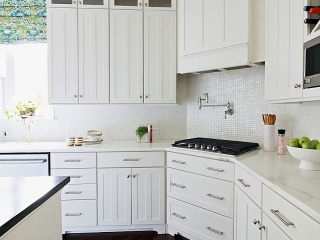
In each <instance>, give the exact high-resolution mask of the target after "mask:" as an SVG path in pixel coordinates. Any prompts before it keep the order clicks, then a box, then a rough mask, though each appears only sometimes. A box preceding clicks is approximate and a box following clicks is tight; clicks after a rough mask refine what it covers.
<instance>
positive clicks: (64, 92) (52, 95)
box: [47, 0, 109, 103]
mask: <svg viewBox="0 0 320 240" xmlns="http://www.w3.org/2000/svg"><path fill="white" fill-rule="evenodd" d="M61 2H63V3H64V4H62V3H61ZM67 2H68V1H59V0H51V2H50V1H49V2H48V9H47V27H48V88H49V94H48V97H49V99H48V101H49V103H108V102H109V10H108V1H102V0H101V1H100V2H99V1H94V3H95V4H94V5H93V3H92V1H90V2H88V1H83V2H82V0H79V1H69V2H68V3H69V4H67ZM90 4H91V5H90Z"/></svg>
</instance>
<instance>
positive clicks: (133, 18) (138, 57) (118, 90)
mask: <svg viewBox="0 0 320 240" xmlns="http://www.w3.org/2000/svg"><path fill="white" fill-rule="evenodd" d="M142 25H143V21H142V11H133V10H110V36H111V38H110V102H111V103H142V102H143V98H142V96H143V42H142V41H143V37H142V36H143V30H142V27H143V26H142Z"/></svg>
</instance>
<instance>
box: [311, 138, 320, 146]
mask: <svg viewBox="0 0 320 240" xmlns="http://www.w3.org/2000/svg"><path fill="white" fill-rule="evenodd" d="M311 142H313V144H314V148H316V146H317V144H318V143H319V141H318V140H316V139H313V140H311Z"/></svg>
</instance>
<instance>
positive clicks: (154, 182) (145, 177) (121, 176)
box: [98, 167, 165, 226]
mask: <svg viewBox="0 0 320 240" xmlns="http://www.w3.org/2000/svg"><path fill="white" fill-rule="evenodd" d="M164 176H165V174H164V168H163V167H161V168H160V167H159V168H106V169H98V209H99V211H98V225H115V226H116V225H118V226H119V225H139V224H141V225H142V224H164V223H165V178H164Z"/></svg>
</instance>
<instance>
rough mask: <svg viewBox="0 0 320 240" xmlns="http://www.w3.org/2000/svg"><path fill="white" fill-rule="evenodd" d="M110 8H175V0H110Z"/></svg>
mask: <svg viewBox="0 0 320 240" xmlns="http://www.w3.org/2000/svg"><path fill="white" fill-rule="evenodd" d="M110 8H112V9H134V10H141V9H145V10H146V9H147V10H176V0H110Z"/></svg>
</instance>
